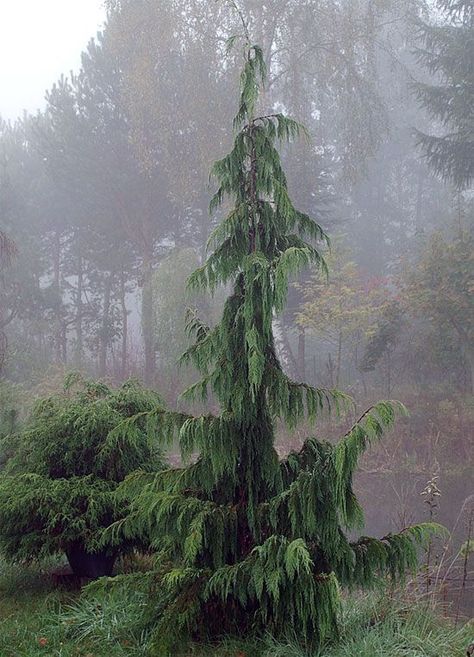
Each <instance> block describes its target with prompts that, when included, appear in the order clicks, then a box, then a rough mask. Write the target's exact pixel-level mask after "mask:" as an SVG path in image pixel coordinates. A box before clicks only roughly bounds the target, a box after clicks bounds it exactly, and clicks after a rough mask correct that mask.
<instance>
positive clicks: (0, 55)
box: [0, 0, 105, 121]
mask: <svg viewBox="0 0 474 657" xmlns="http://www.w3.org/2000/svg"><path fill="white" fill-rule="evenodd" d="M104 19H105V8H104V6H103V2H101V0H45V1H44V2H37V1H36V0H21V1H19V2H8V1H7V0H5V1H4V2H1V3H0V90H1V91H0V116H1V117H2V118H3V119H5V120H8V119H9V120H12V121H13V120H14V119H16V118H17V117H18V116H20V115H21V113H22V112H23V111H24V110H26V111H28V112H30V113H33V114H34V113H36V110H37V109H41V110H43V109H44V107H45V99H44V96H45V92H46V89H48V88H49V87H50V86H51V84H52V83H53V82H54V80H56V79H57V78H58V77H59V76H60V75H61V74H62V73H65V74H69V72H70V71H71V70H72V71H77V70H78V69H79V67H80V64H81V51H82V50H83V48H84V47H85V45H86V44H87V42H88V41H89V39H91V38H92V37H94V36H95V35H96V33H97V32H98V30H99V28H100V27H101V25H102V24H103V22H104ZM32 53H34V56H32Z"/></svg>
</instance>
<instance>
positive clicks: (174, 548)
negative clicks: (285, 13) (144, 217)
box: [107, 40, 432, 654]
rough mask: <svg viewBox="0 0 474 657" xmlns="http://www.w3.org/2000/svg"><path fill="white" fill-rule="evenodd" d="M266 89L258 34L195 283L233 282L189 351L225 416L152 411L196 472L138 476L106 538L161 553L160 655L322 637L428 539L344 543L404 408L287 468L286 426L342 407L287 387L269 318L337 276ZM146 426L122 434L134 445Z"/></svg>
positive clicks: (287, 128)
mask: <svg viewBox="0 0 474 657" xmlns="http://www.w3.org/2000/svg"><path fill="white" fill-rule="evenodd" d="M264 80H265V63H264V58H263V55H262V50H261V49H260V48H259V47H258V46H255V45H251V44H250V42H249V41H248V40H247V42H246V44H245V48H244V66H243V70H242V74H241V79H240V84H241V89H240V102H239V109H238V113H237V116H236V117H235V120H234V129H235V138H234V143H233V147H232V150H231V152H230V153H229V154H228V155H227V156H225V157H224V158H223V159H221V160H219V161H218V162H216V164H215V165H214V167H213V170H212V174H213V176H214V178H215V179H216V181H217V185H218V187H217V191H216V193H215V195H214V197H213V199H212V201H211V209H213V210H214V209H216V208H218V207H219V206H220V205H221V203H222V202H223V201H224V200H225V199H230V200H231V201H232V207H231V209H230V211H229V212H228V214H227V215H226V217H225V219H224V220H223V221H222V223H221V224H220V225H219V226H218V227H217V228H216V229H215V231H214V233H213V234H212V236H211V238H210V245H211V247H212V248H213V251H212V253H211V254H210V256H209V258H208V260H207V262H206V263H205V264H204V266H203V267H201V268H200V269H198V270H197V271H196V272H195V273H194V274H193V275H192V276H191V278H190V286H191V288H202V287H206V288H208V289H210V290H211V291H212V290H214V289H215V288H216V287H217V286H219V285H225V284H227V283H229V282H231V281H232V283H233V290H232V293H231V294H230V296H229V297H228V299H227V301H226V303H225V306H224V310H223V314H222V318H221V321H220V322H219V323H218V324H217V325H216V326H215V327H213V328H210V327H208V326H205V325H204V324H203V323H202V322H200V320H199V319H198V318H197V317H196V315H195V314H191V315H190V318H189V323H188V328H189V330H190V333H191V334H192V335H193V336H194V338H195V341H194V343H193V344H192V346H191V347H190V348H189V349H188V351H187V352H186V353H185V354H184V356H183V362H185V363H186V362H190V363H192V364H193V365H194V366H195V367H196V368H197V369H198V370H199V371H200V372H201V374H202V379H201V380H200V381H199V382H198V383H197V384H196V385H194V386H193V387H191V388H190V389H188V390H187V391H186V392H185V396H186V397H187V398H193V397H196V396H198V397H202V398H204V399H205V398H206V395H207V394H208V391H210V392H212V393H213V395H214V398H216V399H217V400H218V401H219V404H220V407H221V413H220V415H218V416H215V415H212V414H208V415H202V416H199V417H192V416H190V415H187V414H184V413H170V412H164V411H161V410H157V411H155V412H154V413H153V414H151V415H150V416H149V420H150V422H151V421H152V420H155V422H156V425H157V426H158V427H159V435H160V436H164V437H165V438H167V439H168V441H170V442H171V441H172V440H174V439H175V438H176V437H177V438H178V441H179V445H180V448H181V453H182V456H183V459H184V463H185V465H184V466H183V467H182V468H179V469H175V470H165V471H162V472H159V473H157V474H156V475H151V474H146V473H138V474H135V475H132V476H131V477H129V478H128V479H127V480H126V481H125V482H124V484H123V485H122V487H121V489H122V491H123V494H124V495H126V496H127V495H129V496H131V497H132V498H133V501H132V512H131V514H130V515H129V516H128V517H127V518H125V519H124V520H123V521H121V522H118V523H115V525H113V526H112V527H111V528H110V530H109V531H108V533H107V535H108V536H109V537H112V539H111V540H116V541H121V540H124V539H126V540H128V539H134V538H136V537H140V536H143V535H144V534H145V535H146V536H147V537H149V539H150V540H151V541H153V542H154V545H155V547H156V549H157V551H158V552H159V556H158V558H157V561H158V563H159V566H160V567H159V573H158V581H159V584H158V585H155V586H154V590H155V591H156V590H158V594H157V596H156V597H155V600H154V608H155V609H156V610H157V614H158V617H157V627H156V637H157V642H158V644H159V645H160V646H161V648H162V650H163V653H164V654H167V651H170V650H172V646H173V645H174V643H175V642H176V641H177V640H178V639H185V638H189V637H193V636H199V635H200V636H205V637H207V638H208V637H209V636H212V635H215V634H218V633H222V632H232V631H239V632H242V631H245V630H253V631H256V632H257V633H258V632H264V631H270V632H272V633H274V634H276V635H283V634H285V632H286V631H289V630H290V628H291V632H293V633H294V634H295V635H296V636H298V637H299V638H300V639H301V641H303V642H310V643H319V642H321V641H323V640H324V639H325V638H326V637H327V636H328V635H334V634H335V633H336V631H337V628H336V613H337V609H338V603H339V587H340V585H341V584H342V585H349V586H355V585H367V584H370V583H372V582H374V580H375V578H376V577H377V576H378V575H381V574H382V575H383V574H388V575H389V576H391V577H393V578H394V579H397V578H399V577H401V576H403V574H404V572H405V571H406V569H407V568H410V567H413V566H414V565H415V563H416V552H417V544H418V543H419V542H422V541H423V538H424V536H425V535H426V533H427V532H429V531H430V530H431V529H432V528H431V527H424V526H417V527H413V528H411V529H406V530H405V531H404V532H402V533H401V534H397V535H388V536H386V537H384V538H382V539H380V540H377V539H374V538H366V537H364V538H361V539H360V540H358V541H355V542H352V541H351V540H350V539H349V538H348V537H347V536H346V534H345V530H349V529H353V528H356V527H360V526H361V525H362V523H363V514H362V510H361V508H360V506H359V504H358V502H357V500H356V498H355V495H354V493H353V490H352V477H353V473H354V470H355V468H356V466H357V462H358V459H359V457H360V456H361V454H362V453H363V452H364V450H365V449H366V448H367V447H368V446H369V445H370V444H371V443H372V442H374V441H376V440H378V439H379V438H380V437H381V435H382V433H383V431H384V430H385V429H386V428H388V427H390V426H391V425H392V424H393V421H394V419H395V416H396V413H397V411H403V408H402V407H401V406H400V405H398V404H396V403H389V402H381V403H379V404H377V405H376V406H374V407H373V408H371V409H370V410H369V411H367V413H365V414H364V416H363V417H362V418H361V419H360V420H359V421H358V422H357V423H356V424H355V425H354V427H353V428H352V429H351V430H350V431H349V432H348V433H347V435H346V436H345V437H344V438H343V439H342V440H341V441H340V442H339V443H338V444H336V445H333V444H330V443H328V442H325V441H322V440H319V439H317V438H310V439H308V440H307V441H306V442H305V443H304V445H303V447H302V449H301V450H300V451H299V452H298V453H293V454H290V455H289V456H288V458H286V459H284V460H283V461H281V460H280V459H279V457H278V454H277V451H276V449H275V425H276V423H277V422H279V421H282V422H284V423H286V424H287V425H288V426H289V427H293V426H295V425H296V424H297V423H298V422H299V421H300V420H303V419H304V418H306V419H309V420H310V421H314V420H316V419H317V418H318V416H319V415H320V413H321V412H322V411H323V410H325V409H331V408H334V409H337V408H338V407H339V405H340V404H341V403H344V402H345V401H346V398H345V396H344V395H343V394H342V393H339V392H337V391H333V390H321V389H315V388H313V387H311V386H309V385H307V384H305V383H299V382H296V381H293V380H290V379H289V378H288V376H287V375H286V374H285V372H284V371H283V370H282V367H281V365H280V363H279V361H278V357H277V354H276V352H275V345H274V338H273V331H272V320H273V317H274V315H275V314H276V313H278V312H280V311H281V310H282V308H283V306H284V303H285V296H286V293H287V288H288V282H289V278H290V277H291V276H292V275H293V274H294V273H296V272H297V271H298V270H299V269H300V268H301V267H303V266H306V265H308V264H313V265H314V266H319V267H320V268H321V269H323V270H324V269H325V263H324V260H323V258H322V256H321V255H320V252H319V250H318V244H319V245H320V244H321V243H322V242H327V237H326V235H325V233H324V231H323V230H322V228H321V227H320V226H319V225H318V224H317V223H316V222H315V221H314V220H313V219H312V218H310V217H309V216H307V215H306V214H304V213H302V212H299V211H298V210H297V209H296V208H295V207H294V205H293V203H292V201H291V199H290V196H289V192H288V188H287V183H286V177H285V173H284V172H283V169H282V166H281V163H280V157H279V151H278V144H279V143H280V142H288V141H292V140H293V139H294V138H295V137H297V136H298V135H300V134H301V133H304V130H303V128H302V127H301V126H300V125H299V124H298V123H296V122H295V121H293V120H292V119H289V118H287V117H285V116H284V115H282V114H280V113H269V114H262V113H259V112H258V109H257V107H258V101H259V92H260V90H261V87H262V85H263V82H264ZM135 421H141V419H140V418H139V419H138V420H134V419H133V418H132V419H130V420H128V421H126V422H125V423H124V424H123V425H122V426H120V427H118V428H117V429H116V430H115V431H114V432H113V436H115V437H116V439H117V440H119V439H120V437H121V436H124V435H127V434H128V432H129V431H131V428H132V427H133V425H134V422H135Z"/></svg>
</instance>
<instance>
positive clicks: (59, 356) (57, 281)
mask: <svg viewBox="0 0 474 657" xmlns="http://www.w3.org/2000/svg"><path fill="white" fill-rule="evenodd" d="M53 285H54V289H55V290H56V294H57V303H58V308H57V312H56V329H55V335H54V347H55V351H56V361H57V362H58V363H61V362H63V359H64V349H63V339H64V338H63V325H62V324H63V318H62V313H61V310H62V293H61V233H60V232H59V231H56V232H55V234H54V249H53Z"/></svg>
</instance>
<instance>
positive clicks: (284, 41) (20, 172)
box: [0, 0, 474, 393]
mask: <svg viewBox="0 0 474 657" xmlns="http://www.w3.org/2000/svg"><path fill="white" fill-rule="evenodd" d="M450 4H451V5H453V6H454V4H456V3H454V4H453V3H450ZM242 7H243V10H244V12H245V14H246V15H248V16H249V17H250V20H251V28H252V30H253V34H254V35H255V39H256V40H257V41H258V42H259V43H262V44H263V47H264V52H265V56H266V59H267V60H268V61H269V64H270V75H269V80H268V83H267V87H266V93H265V96H266V97H265V102H266V104H268V105H270V106H273V107H275V108H277V109H278V108H279V107H283V108H284V109H285V111H287V112H288V113H289V114H291V115H292V116H295V117H297V118H298V120H300V121H302V122H303V123H304V124H305V126H306V127H307V129H308V133H309V135H310V140H309V141H308V142H307V143H305V144H304V145H303V146H301V147H300V148H298V149H297V151H296V152H293V153H288V154H287V155H286V157H285V160H286V165H287V168H288V171H289V177H290V187H291V189H292V191H293V193H294V195H295V197H296V200H297V202H298V203H299V205H300V206H301V207H303V208H304V210H305V211H307V212H310V213H313V214H314V215H315V216H317V217H318V219H319V221H320V222H321V223H322V225H323V226H324V227H325V229H327V230H328V231H329V233H330V234H331V235H332V237H334V236H335V235H341V237H340V238H339V241H338V248H336V249H335V251H336V253H337V251H340V253H339V254H338V257H337V258H336V268H335V271H336V272H338V273H337V274H336V275H334V272H333V273H332V274H331V277H330V280H332V284H333V286H334V287H333V290H334V294H332V293H331V288H330V287H329V288H324V282H323V281H322V280H313V281H311V280H310V281H309V284H308V281H307V280H305V279H304V278H303V280H302V281H300V286H301V285H302V286H303V288H304V289H303V288H301V287H300V288H297V287H295V289H294V291H293V292H292V297H291V304H290V310H289V311H288V312H287V313H286V315H285V317H284V319H283V321H282V322H281V324H280V326H279V331H280V333H279V334H281V342H282V345H281V346H282V349H283V350H285V353H286V362H287V364H288V366H289V367H292V368H293V369H294V370H296V371H297V372H298V373H299V374H300V375H301V378H302V377H303V375H304V374H305V371H306V373H307V374H308V373H310V375H311V376H312V377H315V378H317V379H318V380H319V381H321V380H323V382H327V381H326V380H330V382H331V383H334V384H339V383H341V384H344V385H346V386H347V385H352V384H354V385H355V384H356V382H359V383H360V384H361V385H364V386H366V385H367V383H366V379H367V376H364V375H363V372H364V370H365V371H371V370H374V369H378V370H380V372H379V379H380V380H382V379H383V380H384V381H385V383H384V385H385V386H386V388H388V392H389V393H390V392H391V389H392V388H393V387H394V383H395V382H399V381H400V379H401V378H403V379H404V380H405V381H409V380H415V382H416V383H419V384H421V385H422V384H423V383H426V382H428V381H430V382H433V381H438V382H441V383H445V382H446V381H449V383H450V384H452V385H453V386H454V387H455V388H457V389H460V390H462V389H468V388H470V387H471V386H472V376H473V375H472V370H473V368H474V347H473V339H474V338H473V318H472V303H471V302H470V301H469V300H467V299H465V298H464V297H465V294H466V292H468V291H469V289H470V288H469V284H470V283H469V281H470V280H471V279H470V277H471V270H470V269H469V267H470V266H471V265H472V261H471V260H470V258H469V254H470V253H471V252H472V248H471V247H472V242H471V241H470V240H471V235H470V232H469V231H470V224H471V223H472V217H471V214H472V203H471V202H470V200H469V196H468V195H467V194H464V195H463V194H461V193H459V191H456V188H455V186H449V185H443V184H441V183H440V181H439V179H438V178H437V177H435V175H434V173H433V172H432V168H430V167H429V165H430V164H434V165H435V168H437V172H438V173H441V174H442V173H443V171H444V172H445V173H446V177H447V178H448V179H451V180H454V183H458V185H457V188H458V190H459V189H463V188H464V189H465V188H466V187H469V184H470V182H471V180H472V168H473V165H472V110H471V111H470V112H469V107H470V106H471V107H472V105H470V101H471V100H472V88H471V89H470V90H469V87H468V88H467V91H466V93H465V94H464V95H461V94H459V97H458V98H457V104H456V106H455V107H454V108H453V109H452V110H449V112H451V114H452V112H457V113H458V115H456V116H455V117H454V119H453V116H452V115H451V114H449V112H448V114H449V116H446V112H445V110H443V109H441V110H440V107H439V106H440V104H442V103H443V96H442V89H443V88H442V87H441V86H439V82H438V81H439V80H441V79H442V74H443V73H446V71H445V70H441V76H440V75H439V74H438V73H439V67H438V68H437V65H436V64H434V63H433V62H434V60H433V58H431V59H430V57H429V55H428V52H432V54H433V53H436V52H438V51H440V49H442V48H443V47H444V45H443V42H442V39H443V38H446V39H449V38H453V40H454V39H455V41H453V44H451V47H452V48H453V52H452V55H451V56H453V57H457V56H458V55H463V53H464V55H463V56H464V60H465V64H466V67H468V66H469V59H466V57H468V56H469V53H471V54H472V51H469V50H467V51H466V49H465V48H464V47H463V43H462V39H460V38H459V37H460V35H461V34H462V32H463V31H465V32H466V33H468V30H467V29H466V28H468V27H469V26H468V23H467V22H466V20H467V19H466V20H464V19H462V17H461V18H460V17H459V15H456V14H449V13H447V14H444V15H442V16H441V17H440V16H439V15H438V14H436V13H433V12H432V13H431V14H430V5H429V3H428V4H425V3H424V2H421V1H418V0H391V1H389V2H387V1H385V0H384V1H383V2H379V1H374V0H361V1H359V2H341V3H332V2H331V3H327V2H314V1H313V0H311V1H308V2H306V1H305V2H298V3H293V2H286V1H281V0H278V1H276V0H275V1H272V2H268V3H264V4H262V3H258V2H252V1H250V0H249V1H248V2H245V3H243V5H242ZM108 9H109V11H108V19H107V22H106V25H105V28H104V30H103V32H102V33H100V34H98V35H97V37H96V38H95V39H94V40H92V41H91V42H90V44H89V45H88V47H87V49H86V51H85V52H84V53H83V57H82V68H81V70H80V71H79V72H78V73H73V74H67V72H65V73H66V75H65V76H64V77H62V78H61V79H60V80H58V81H57V83H56V84H54V85H53V87H52V88H51V89H50V90H49V91H48V92H47V104H46V108H45V109H44V111H42V112H41V113H39V114H37V115H35V116H30V115H25V116H23V117H22V118H19V119H18V121H16V122H15V123H14V124H13V125H11V124H8V123H5V122H4V123H2V124H1V136H0V138H1V145H0V156H1V168H0V185H1V198H0V204H1V210H0V213H1V225H2V230H3V231H4V233H5V234H6V236H7V237H8V238H9V239H10V240H11V241H13V242H14V243H15V244H16V249H17V256H16V257H15V258H14V260H13V262H10V263H9V267H8V268H7V267H3V272H2V277H3V282H2V321H1V323H2V327H3V329H2V330H4V331H5V333H6V336H7V339H8V344H9V349H8V354H9V356H8V357H7V361H6V363H5V365H4V376H6V377H7V378H9V379H11V380H14V381H18V382H31V381H35V382H38V381H40V380H41V378H42V377H43V376H44V374H45V372H46V371H47V368H48V366H49V365H50V364H51V363H56V364H60V365H61V366H63V365H64V366H67V367H70V366H74V367H76V368H86V369H88V370H90V371H92V373H94V374H95V375H97V376H101V377H103V376H106V375H108V376H112V377H113V378H115V379H124V378H125V377H126V376H128V375H129V374H130V373H133V374H138V375H140V376H142V375H143V378H144V379H145V381H146V382H147V383H149V384H155V385H156V384H159V383H160V380H161V381H163V380H164V381H167V380H168V375H167V373H168V372H169V371H170V369H172V368H173V367H174V363H175V361H176V358H177V356H178V355H179V350H180V348H181V347H182V344H181V341H180V340H179V339H178V337H179V336H180V329H179V326H180V324H181V317H182V313H183V310H184V306H185V305H186V303H187V302H183V303H182V304H181V302H180V299H181V298H182V297H183V288H184V285H183V283H184V278H185V277H186V274H187V273H189V271H190V270H191V269H192V266H193V264H195V263H196V262H198V261H200V260H202V257H203V255H204V252H205V244H206V240H207V238H208V236H209V234H210V232H211V230H212V227H213V226H212V221H211V220H210V219H209V215H208V211H207V205H208V197H209V189H208V185H207V176H208V171H209V167H210V164H211V162H212V161H213V160H214V159H215V158H216V157H217V156H218V155H219V154H221V153H222V152H223V149H224V148H225V145H226V144H228V143H229V140H230V137H231V135H229V131H228V128H227V126H228V125H229V119H230V118H231V115H232V103H231V98H232V89H233V88H234V85H235V80H236V75H237V73H236V65H235V61H236V58H237V59H238V53H237V55H235V54H234V55H231V56H229V57H225V56H224V55H225V43H226V39H227V38H228V36H229V35H232V34H234V33H237V34H238V33H239V24H238V19H236V18H235V16H234V15H232V13H231V12H229V11H228V8H227V7H226V6H225V5H223V4H220V3H207V2H200V1H198V0H196V1H195V2H191V3H190V2H179V1H174V2H167V3H161V2H154V1H147V0H140V2H110V3H109V7H108ZM431 9H432V8H431ZM463 20H464V23H463ZM420 21H424V22H425V23H428V22H430V21H431V22H432V23H433V24H435V23H437V24H438V26H436V27H432V28H430V30H431V31H429V32H428V33H426V31H425V33H424V36H425V39H423V27H422V25H421V23H420ZM442 21H444V23H443V22H442ZM436 30H438V32H439V31H440V30H447V32H446V34H445V35H444V37H443V33H442V32H439V33H438V32H436ZM449 31H451V32H452V35H453V36H452V37H451V36H450V34H449ZM454 35H455V36H454ZM466 38H467V39H469V38H470V39H471V42H472V36H470V37H469V34H467V36H466ZM440 40H441V41H440ZM446 43H447V44H448V45H449V42H446ZM433 56H434V55H433ZM445 64H446V63H445V62H444V63H441V64H440V66H445ZM449 65H450V64H449V63H448V66H449ZM452 66H454V64H453V65H452ZM456 67H457V69H460V70H452V71H449V72H448V73H449V75H454V76H456V75H457V76H458V77H459V80H462V79H463V71H462V68H461V67H462V59H461V60H460V61H459V63H457V64H456ZM471 67H472V64H471ZM234 69H235V70H234ZM454 82H455V81H454ZM471 82H472V75H471ZM452 84H453V80H450V79H449V78H448V79H447V81H446V85H447V87H448V86H449V85H452ZM433 85H435V86H433ZM470 94H471V95H470ZM463 103H464V105H463ZM423 105H425V107H423ZM458 105H459V107H458ZM463 112H465V113H467V115H466V120H467V119H469V120H470V122H471V123H470V130H471V133H470V135H469V134H468V133H465V136H464V151H463V154H462V155H463V158H464V159H461V163H460V164H459V167H458V169H459V170H458V169H456V165H452V166H450V165H447V164H446V165H445V168H444V169H443V164H442V162H441V164H440V160H439V155H436V150H435V146H434V144H433V143H432V142H431V141H430V139H432V137H431V135H433V134H436V133H437V132H438V133H439V125H440V122H441V123H442V122H443V121H448V126H447V127H446V129H445V130H444V132H445V133H446V132H449V131H450V130H451V129H452V126H450V125H449V121H453V120H454V122H456V121H458V122H459V121H461V120H462V113H463ZM469 113H470V114H471V116H470V118H469V116H468V115H469ZM465 127H466V128H469V125H467V126H465ZM457 128H458V129H459V130H463V129H464V128H463V126H462V125H458V126H457ZM416 130H417V131H418V134H416V133H415V131H416ZM422 133H423V134H424V136H423V134H422ZM441 134H443V129H441ZM469 140H470V141H469ZM419 142H421V145H422V147H423V148H424V155H425V157H423V148H422V150H420V149H419V148H418V145H417V144H419ZM459 148H461V146H460V147H459ZM427 155H428V157H426V156H427ZM458 159H459V158H458ZM427 160H428V161H427ZM436 231H439V232H438V233H437V232H436ZM339 242H340V247H341V248H340V249H339ZM466 253H467V254H468V257H467V260H466V257H465V256H466ZM170 256H171V259H170V260H167V258H168V257H170ZM463 261H464V262H466V265H467V270H466V271H464V272H463V271H462V262H463ZM188 262H190V265H189V266H188V264H187V263H188ZM178 269H179V271H178ZM170 273H171V275H170ZM339 275H340V278H341V280H343V281H344V282H345V285H346V286H347V287H345V286H341V285H338V283H337V282H336V280H338V277H339ZM164 282H165V283H164ZM321 290H323V293H322V294H321ZM359 297H360V298H359ZM432 297H436V302H433V298H432ZM362 300H363V303H362ZM389 301H390V303H389ZM176 309H177V310H178V312H176ZM427 309H429V312H427ZM453 310H454V312H453ZM364 315H366V317H364ZM170 324H173V326H172V327H171V326H170ZM305 334H308V338H309V339H310V340H311V339H312V340H313V342H312V343H311V344H309V345H307V346H306V345H305V344H304V342H305V337H306V335H305ZM163 336H166V339H165V340H163ZM315 339H316V340H317V343H316V345H315V344H314V340H315ZM177 342H178V343H179V344H176V343H177ZM305 346H306V349H305ZM367 349H368V351H367ZM315 353H317V354H318V356H317V359H316V361H315V359H314V354H315ZM343 363H345V365H343ZM341 368H346V370H347V371H346V372H345V373H344V374H342V373H341ZM369 378H370V377H369Z"/></svg>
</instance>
